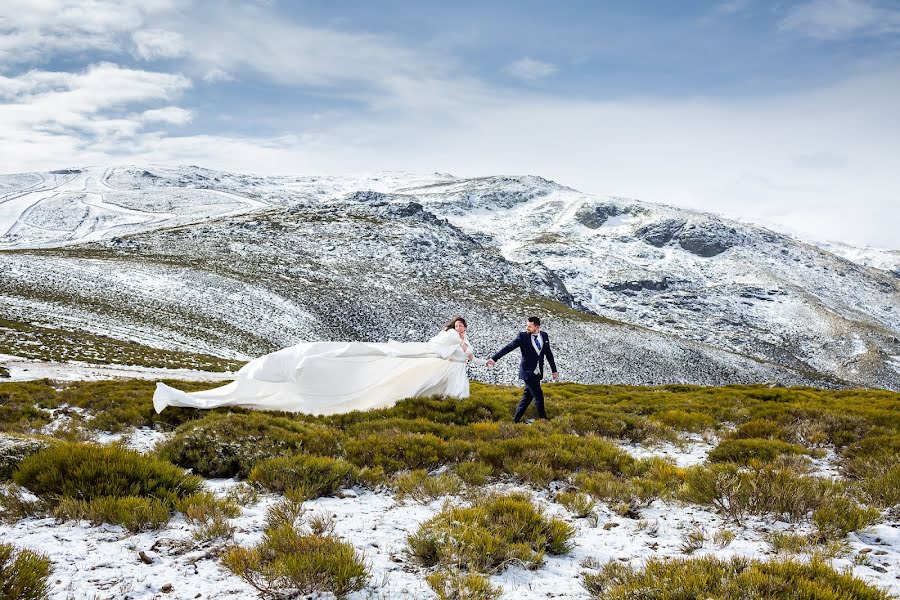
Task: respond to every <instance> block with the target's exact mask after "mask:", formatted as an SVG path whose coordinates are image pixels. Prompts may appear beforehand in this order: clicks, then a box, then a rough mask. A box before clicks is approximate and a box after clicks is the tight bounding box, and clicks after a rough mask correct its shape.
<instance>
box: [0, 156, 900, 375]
mask: <svg viewBox="0 0 900 600" xmlns="http://www.w3.org/2000/svg"><path fill="white" fill-rule="evenodd" d="M16 186H20V190H19V192H16V191H15V187H16ZM0 190H5V192H3V193H4V194H5V195H4V196H2V197H0V198H6V199H7V200H5V201H3V203H2V204H0V224H5V225H8V227H7V229H6V233H5V234H2V235H0V249H2V248H7V249H19V250H20V252H18V253H9V254H6V255H5V256H4V255H0V261H3V263H4V264H5V268H6V269H7V270H8V272H9V273H11V274H14V275H13V276H12V277H10V278H9V279H7V281H6V282H5V283H4V284H3V285H0V304H2V305H5V306H6V307H7V308H5V309H4V310H10V311H15V312H16V315H17V317H16V318H23V319H27V318H28V316H29V315H31V316H32V317H39V320H42V322H48V320H49V321H51V322H52V321H55V320H57V319H62V320H65V318H66V315H67V314H69V315H78V320H80V321H82V322H85V323H88V325H84V326H87V327H94V329H95V330H97V331H101V330H109V331H112V332H113V333H114V334H117V335H126V334H127V335H129V336H131V337H134V338H136V339H141V340H144V341H146V342H147V343H152V344H165V345H166V346H167V347H169V346H172V347H177V348H178V349H183V348H185V347H186V346H196V347H197V348H202V349H203V351H206V352H216V351H217V350H216V349H218V353H219V354H224V355H228V356H241V355H247V354H253V353H255V352H258V351H260V350H262V349H271V348H272V347H277V346H278V345H281V344H285V343H290V340H293V339H295V338H296V336H297V335H299V334H298V332H299V331H301V330H303V331H305V332H306V334H308V335H311V336H313V337H315V336H321V337H324V338H329V337H335V336H337V337H345V336H350V337H361V338H363V339H366V338H368V337H370V336H371V335H372V331H373V328H382V329H385V328H386V329H385V330H386V331H387V332H389V333H390V334H391V335H395V336H396V335H400V334H405V335H408V336H412V337H415V336H423V335H424V336H427V335H430V334H429V333H428V332H429V325H428V324H429V323H430V324H431V327H433V326H434V323H436V322H438V321H440V320H441V319H442V318H444V317H445V316H446V314H445V313H447V312H448V311H450V310H451V307H453V309H452V310H461V311H466V312H467V314H471V315H473V316H477V315H483V318H485V319H486V320H487V321H486V322H485V323H479V326H480V327H482V328H485V327H487V328H489V329H491V331H489V332H485V336H486V337H485V339H486V341H488V340H489V342H488V343H489V345H490V344H493V343H494V341H495V340H500V339H502V338H503V337H504V334H505V331H504V330H503V329H502V328H503V327H506V328H509V327H515V326H516V325H515V323H516V322H517V321H518V320H519V319H520V318H521V314H519V313H520V311H521V310H523V309H522V308H521V307H522V306H524V304H522V302H506V301H504V302H503V303H500V304H498V303H497V301H496V297H498V296H499V297H503V298H507V299H511V300H516V299H519V300H521V299H523V298H526V297H530V295H532V294H538V295H539V296H542V297H544V298H546V299H554V300H558V301H561V302H562V303H563V304H566V305H569V306H571V307H573V308H574V309H575V310H576V311H577V312H576V313H573V314H582V315H584V317H585V318H589V317H590V318H593V317H591V315H599V316H601V317H605V318H607V319H611V320H613V321H615V322H617V323H619V325H621V324H622V323H627V324H630V325H631V326H633V327H634V328H637V329H633V330H630V331H633V332H636V335H632V333H630V332H629V333H628V334H627V335H626V334H625V333H624V331H625V330H624V329H622V327H621V326H618V325H612V326H609V325H602V324H599V323H594V324H592V325H590V326H589V329H590V332H591V333H589V334H586V340H585V341H584V343H583V344H582V345H581V346H580V347H579V348H580V349H579V352H583V351H585V350H587V351H588V352H590V354H589V357H588V358H589V359H590V360H592V361H593V365H595V366H593V367H591V363H590V362H588V363H585V366H584V369H582V370H579V371H578V373H577V376H578V377H584V378H585V379H586V380H591V381H606V380H608V379H607V378H608V377H611V378H612V379H611V380H614V381H615V380H628V379H630V378H631V376H632V375H634V374H635V373H642V374H641V375H640V376H639V377H638V378H637V381H636V382H637V383H640V382H645V383H648V382H660V381H703V382H715V381H716V379H715V378H716V377H723V378H724V379H722V380H721V381H734V380H735V379H734V377H735V374H736V373H737V372H739V371H742V372H743V373H745V375H746V377H747V378H749V380H751V381H754V380H768V379H779V380H782V381H784V380H789V381H796V379H792V378H790V377H788V378H785V377H783V374H784V373H783V372H782V374H781V375H779V374H777V369H782V370H783V369H788V370H790V371H793V372H794V373H795V374H804V375H803V376H802V377H805V376H807V375H809V376H811V377H812V378H813V380H816V379H820V378H822V377H824V378H826V379H831V380H834V381H843V382H845V383H850V382H852V383H853V384H855V385H873V386H878V387H888V388H893V389H900V378H898V373H897V369H896V366H895V363H894V361H893V360H892V359H891V357H892V356H895V355H898V354H900V345H898V344H900V278H898V277H896V276H894V275H893V274H891V273H889V272H887V271H885V270H883V269H875V268H870V267H868V266H865V265H861V264H857V263H855V262H851V261H849V260H847V259H844V258H841V257H839V256H837V255H835V254H833V253H831V252H828V251H826V250H825V249H822V248H819V247H816V246H813V245H810V244H806V243H803V242H800V241H798V240H796V239H793V238H791V237H789V236H786V235H783V234H780V233H776V232H773V231H770V230H768V229H765V228H762V227H756V226H754V225H752V224H747V223H739V222H736V221H731V220H728V219H724V218H721V217H718V216H716V215H712V214H707V213H699V212H695V211H689V210H682V209H677V208H674V207H670V206H665V205H658V204H651V203H645V202H639V201H636V200H629V199H624V198H611V197H599V196H592V195H588V194H583V193H580V192H577V191H575V190H572V189H570V188H567V187H564V186H561V185H559V184H556V183H554V182H551V181H547V180H545V179H542V178H540V177H533V176H525V177H479V178H471V179H461V178H455V177H452V176H449V175H445V174H433V175H411V174H407V173H376V174H371V175H363V176H358V177H332V176H273V177H268V176H267V177H260V176H253V175H242V174H235V173H224V172H218V171H212V170H209V169H201V168H198V167H160V166H134V167H117V168H109V169H99V168H90V169H83V170H72V171H71V172H61V173H58V174H39V175H33V174H26V175H20V176H8V177H6V178H2V177H0ZM9 202H12V204H9ZM435 215H437V217H438V218H435ZM440 217H443V218H445V219H447V221H444V220H443V219H441V218H440ZM0 230H3V229H2V227H0ZM126 234H127V237H125V236H126ZM93 240H97V241H96V242H94V243H87V244H85V243H84V242H91V241H93ZM74 244H80V245H78V246H77V248H73V249H72V250H71V251H70V252H63V251H62V250H58V251H53V252H52V254H53V256H55V257H56V258H54V259H52V260H51V258H50V255H48V254H46V253H44V254H36V253H33V254H29V253H28V252H25V251H22V249H26V248H35V247H39V246H43V247H53V246H56V247H61V246H68V247H72V245H74ZM845 254H846V252H845ZM86 259H90V260H86ZM92 261H93V262H92ZM0 266H3V265H0ZM68 270H72V271H71V272H72V273H77V275H75V276H73V277H71V281H67V280H66V279H67V278H66V275H65V274H66V273H67V272H68ZM107 270H109V272H108V273H107V272H106V271H107ZM453 271H458V273H454V272H453ZM113 273H115V275H113ZM213 275H214V276H213ZM148 276H149V277H150V280H154V281H157V284H158V285H157V284H154V285H149V284H148V283H147V282H148V281H150V280H148V279H147V277H148ZM116 278H117V279H118V282H117V283H110V281H111V280H112V279H116ZM129 280H130V281H132V283H130V284H128V283H127V281H129ZM101 281H102V282H103V283H102V285H97V284H95V283H92V282H101ZM45 282H52V283H51V287H52V289H53V293H52V294H49V296H50V297H49V298H48V297H45V296H47V295H46V294H42V292H41V290H40V288H41V286H42V285H44V283H45ZM495 284H496V285H495ZM147 285H149V287H147V289H146V291H145V290H144V287H146V286H147ZM460 286H462V287H463V288H466V289H465V291H464V292H461V291H460V290H455V288H458V287H460ZM214 288H215V289H216V290H218V289H221V290H223V291H222V292H221V293H219V292H214V291H213V289H214ZM244 288H246V289H247V290H248V295H247V296H246V297H244V298H243V299H241V300H240V301H237V300H234V298H238V297H240V295H241V290H242V289H244ZM67 290H68V291H67ZM113 290H115V293H114V294H113V293H112V291H113ZM177 290H188V292H187V293H182V292H179V291H177ZM200 290H207V293H206V294H203V293H201V292H200ZM263 290H268V292H269V293H271V294H274V296H277V297H278V298H281V299H283V302H285V303H287V304H289V305H291V306H293V308H291V309H290V310H281V311H279V313H278V314H281V315H282V316H283V317H284V318H283V319H280V318H276V319H275V321H274V323H273V324H272V327H271V328H270V330H269V331H268V332H267V333H263V334H261V335H254V334H253V333H252V332H251V331H250V330H252V329H253V328H254V325H253V324H254V323H256V322H260V323H263V327H268V326H269V323H268V321H269V320H270V319H268V318H267V317H266V314H267V311H269V310H270V308H268V307H270V306H274V305H272V303H271V301H262V302H258V301H256V300H254V299H253V298H255V297H259V298H262V296H260V294H263V293H264V292H263ZM166 292H168V294H166ZM460 293H462V294H463V298H462V299H463V300H464V301H463V302H462V303H460V302H458V300H460V298H458V297H457V296H458V295H459V294H460ZM92 295H96V296H97V297H101V296H103V297H106V299H105V300H104V301H103V303H105V304H104V306H105V307H107V308H108V307H110V306H113V305H114V304H115V303H116V302H120V300H119V299H121V304H122V307H120V308H119V309H115V310H107V308H104V310H103V311H100V312H103V313H104V314H101V315H99V316H98V314H97V313H98V311H97V309H96V307H95V306H94V305H93V304H92V301H91V298H92ZM60 297H65V298H68V299H69V300H68V302H59V300H58V298H60ZM222 298H226V299H228V298H231V300H225V301H223V300H222ZM103 303H102V304H103ZM385 303H390V306H385ZM532 304H534V303H533V302H532ZM414 305H418V306H414ZM485 306H487V307H488V310H487V312H481V311H483V309H484V308H485ZM124 307H127V310H126V309H125V308H124ZM537 310H538V311H541V310H545V309H543V308H537ZM168 312H171V314H172V315H173V317H172V319H171V323H166V320H165V318H163V316H164V315H166V314H167V313H168ZM110 314H114V315H118V316H115V318H112V319H110V318H109V315H110ZM195 317H196V319H195ZM69 320H70V321H71V320H72V319H69ZM192 320H195V323H194V324H193V325H192V324H191V322H192ZM229 322H234V323H233V326H230V325H228V323H229ZM91 323H92V324H91ZM213 323H215V325H213ZM504 323H505V324H504ZM604 327H607V328H608V327H612V328H611V330H610V331H614V332H615V335H613V336H610V334H609V333H603V334H602V335H600V337H602V338H604V339H606V340H607V342H610V343H613V345H615V343H617V342H612V340H613V339H619V341H620V342H621V341H622V340H624V339H626V338H627V339H629V340H632V341H630V342H628V343H629V344H631V343H633V341H634V340H638V341H639V344H638V346H634V345H632V346H629V350H628V351H627V352H625V353H624V354H623V355H621V356H619V357H617V358H616V359H615V360H617V361H619V362H614V363H613V364H611V365H608V364H607V362H605V361H608V360H611V359H612V358H611V354H614V353H615V350H614V349H610V348H606V347H603V348H597V347H595V346H591V343H593V342H591V343H588V342H587V340H591V339H597V338H596V337H595V336H596V335H598V332H600V331H601V330H602V329H603V328H604ZM223 328H224V329H226V330H227V331H223V332H222V334H221V335H220V334H219V330H220V329H223ZM495 328H496V329H495ZM200 330H206V331H208V332H209V333H208V334H203V335H201V334H200V333H199V332H200ZM185 331H187V333H185ZM117 332H118V333H117ZM560 332H562V330H561V329H560ZM641 332H642V333H641ZM569 333H572V334H574V332H569ZM179 335H180V336H181V337H179ZM616 336H620V337H619V338H616ZM623 336H624V337H623ZM692 344H693V345H692ZM577 345H578V344H575V345H573V349H575V348H574V346H577ZM641 346H649V347H652V348H654V349H655V350H653V351H651V352H650V355H652V356H654V357H655V358H653V359H651V360H661V359H660V357H661V356H666V357H668V358H666V359H665V360H663V362H658V363H655V365H654V366H653V367H652V368H649V369H644V367H645V365H643V364H642V362H643V361H642V359H641V358H640V357H641V356H642V354H641V353H642V352H646V350H638V347H641ZM713 349H717V350H716V352H717V353H718V354H716V352H712V350H713ZM695 351H697V352H700V354H701V355H702V356H703V359H701V362H703V363H704V364H712V363H715V362H716V361H719V363H721V362H722V360H724V362H725V363H728V364H729V367H728V368H727V369H725V370H724V371H720V370H718V369H713V370H712V371H708V372H706V374H704V375H703V376H700V375H698V374H697V372H696V371H693V372H692V371H691V370H690V369H687V368H685V367H684V366H681V365H679V363H678V361H680V360H683V356H684V353H685V352H688V353H690V352H695ZM713 355H716V356H719V358H716V359H712V358H711V357H712V356H713ZM725 357H729V358H725ZM753 364H756V365H758V366H759V367H760V368H763V366H765V367H764V368H763V371H765V374H763V373H762V372H760V371H759V368H756V367H753V366H752V365H753ZM773 365H774V366H776V371H772V370H771V366H773ZM607 366H609V367H610V369H611V371H610V372H609V373H605V370H606V367H607ZM735 369H737V371H736V370H735ZM601 373H605V374H603V375H601ZM716 373H717V374H716ZM802 377H801V379H802ZM760 378H762V379H760ZM711 379H712V381H710V380H711ZM738 379H739V380H741V381H745V380H746V379H745V378H744V377H740V378H738Z"/></svg>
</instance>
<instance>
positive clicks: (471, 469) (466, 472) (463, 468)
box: [454, 460, 494, 486]
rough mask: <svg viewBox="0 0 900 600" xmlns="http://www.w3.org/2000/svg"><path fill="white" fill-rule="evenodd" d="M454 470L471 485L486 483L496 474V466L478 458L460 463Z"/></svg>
mask: <svg viewBox="0 0 900 600" xmlns="http://www.w3.org/2000/svg"><path fill="white" fill-rule="evenodd" d="M454 470H455V472H456V475H457V477H459V478H460V479H462V480H463V482H464V483H465V484H466V485H471V486H479V485H484V484H485V483H487V482H488V480H489V479H490V478H491V477H492V476H493V475H494V468H493V467H492V466H491V465H489V464H487V463H484V462H481V461H477V460H470V461H466V462H462V463H459V464H458V465H456V468H455V469H454Z"/></svg>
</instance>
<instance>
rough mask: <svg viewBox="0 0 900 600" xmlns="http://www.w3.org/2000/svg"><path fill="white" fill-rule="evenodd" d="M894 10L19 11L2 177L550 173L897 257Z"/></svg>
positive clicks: (567, 181)
mask: <svg viewBox="0 0 900 600" xmlns="http://www.w3.org/2000/svg"><path fill="white" fill-rule="evenodd" d="M898 107H900V2H898V1H897V0H891V1H886V0H801V1H796V2H781V1H769V2H766V1H761V0H757V1H751V0H723V1H718V2H717V1H709V2H697V1H691V0H683V1H681V2H671V1H669V0H643V1H641V2H630V3H626V2H607V1H603V0H594V1H583V2H582V1H567V0H562V1H560V2H546V1H541V2H537V1H532V0H519V1H515V2H502V1H496V2H468V1H457V2H429V1H422V2H415V3H413V2H408V1H407V2H400V1H391V0H384V1H379V0H369V1H354V0H342V1H340V2H321V1H320V2H304V1H293V2H289V1H287V0H268V1H263V0H259V1H255V2H254V1H236V0H221V1H216V2H213V1H201V2H191V1H189V0H140V1H137V0H116V1H112V0H84V1H81V2H73V1H69V0H3V2H2V3H0V172H3V173H14V172H22V171H33V170H48V169H59V168H66V167H78V166H87V165H113V164H192V165H201V166H204V167H209V168H214V169H222V170H233V171H242V172H247V173H280V174H298V175H303V174H355V173H371V172H375V171H381V170H402V171H412V172H417V173H431V172H441V173H451V174H454V175H457V176H477V175H500V174H503V175H520V174H532V175H540V176H543V177H546V178H548V179H552V180H554V181H557V182H559V183H562V184H564V185H568V186H570V187H574V188H576V189H579V190H581V191H583V192H589V193H595V194H602V195H612V196H618V197H627V198H636V199H639V200H645V201H650V202H660V203H664V204H670V205H675V206H682V207H687V208H694V209H700V210H704V211H710V212H715V213H719V214H724V215H726V216H729V217H733V218H739V219H742V220H746V221H753V222H757V223H761V224H764V225H769V226H771V227H774V228H777V229H780V230H782V231H788V232H791V233H794V234H795V235H798V236H800V237H804V238H806V239H814V240H821V241H843V242H847V243H852V244H857V245H870V246H874V247H882V248H895V249H900V226H898V224H900V108H898Z"/></svg>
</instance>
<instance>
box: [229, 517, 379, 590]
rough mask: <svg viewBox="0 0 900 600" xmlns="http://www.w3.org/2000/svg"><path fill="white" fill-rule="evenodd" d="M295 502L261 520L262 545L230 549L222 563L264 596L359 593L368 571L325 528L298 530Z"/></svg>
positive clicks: (362, 563) (353, 553) (321, 526)
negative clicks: (264, 522)
mask: <svg viewBox="0 0 900 600" xmlns="http://www.w3.org/2000/svg"><path fill="white" fill-rule="evenodd" d="M302 516H303V508H302V505H301V503H300V502H298V501H296V500H291V499H285V500H283V501H282V502H280V503H279V504H276V505H275V506H273V507H272V508H271V509H270V510H269V513H268V515H267V518H266V529H265V533H264V535H263V539H262V541H261V542H260V543H259V544H257V545H256V546H253V547H250V548H244V547H240V546H232V547H231V548H230V549H228V550H227V551H226V552H225V553H224V555H223V558H222V562H223V564H224V565H225V566H226V567H227V568H228V569H230V570H231V571H232V572H233V573H235V574H236V575H238V576H239V577H241V578H242V579H243V580H244V581H246V582H247V583H249V584H250V585H251V586H253V587H254V588H256V589H257V590H259V592H260V593H261V594H262V595H263V596H266V597H275V598H278V597H285V596H292V595H296V594H314V593H317V592H331V593H333V594H335V595H336V596H338V597H342V596H345V595H347V594H349V593H351V592H355V591H358V590H361V589H362V588H363V587H364V586H365V584H366V581H367V580H368V578H369V569H368V567H367V566H366V565H365V563H364V562H363V560H362V558H361V557H360V556H359V555H358V554H357V552H356V550H354V548H353V546H351V545H350V544H348V543H347V542H345V541H343V540H341V539H339V538H337V537H335V536H333V535H331V534H330V533H329V532H328V530H329V527H328V526H327V525H322V524H318V525H316V524H315V523H313V524H312V527H311V528H310V527H306V528H305V529H304V527H303V525H302V523H301V518H302Z"/></svg>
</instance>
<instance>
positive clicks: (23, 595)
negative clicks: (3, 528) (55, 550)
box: [0, 542, 53, 600]
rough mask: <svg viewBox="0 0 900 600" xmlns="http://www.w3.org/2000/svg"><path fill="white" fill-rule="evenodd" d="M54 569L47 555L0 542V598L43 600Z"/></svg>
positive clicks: (7, 599) (6, 599)
mask: <svg viewBox="0 0 900 600" xmlns="http://www.w3.org/2000/svg"><path fill="white" fill-rule="evenodd" d="M52 570H53V567H52V564H51V563H50V559H48V558H47V557H46V556H44V555H42V554H38V553H36V552H32V551H31V550H17V549H16V548H15V547H14V546H13V545H12V544H5V543H2V542H0V600H43V599H44V598H46V597H47V592H48V585H47V580H48V579H49V578H50V573H51V571H52Z"/></svg>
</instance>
